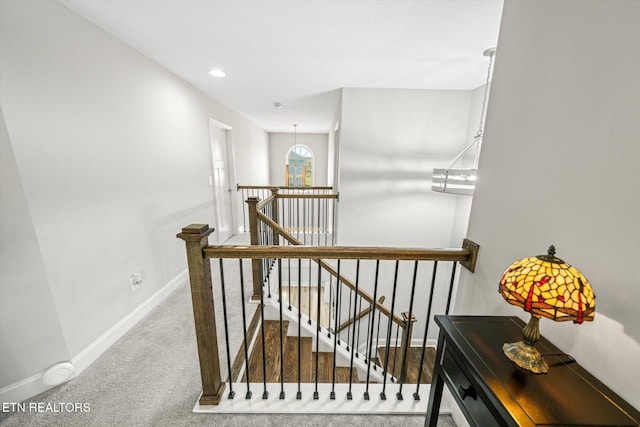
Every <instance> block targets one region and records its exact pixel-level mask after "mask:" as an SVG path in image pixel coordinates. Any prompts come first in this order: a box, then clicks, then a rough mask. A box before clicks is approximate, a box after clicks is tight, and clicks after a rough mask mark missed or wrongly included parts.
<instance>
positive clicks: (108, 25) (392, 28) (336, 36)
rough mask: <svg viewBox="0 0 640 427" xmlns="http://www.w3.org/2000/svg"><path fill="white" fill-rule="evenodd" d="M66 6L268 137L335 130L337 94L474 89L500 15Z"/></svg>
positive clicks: (415, 3)
mask: <svg viewBox="0 0 640 427" xmlns="http://www.w3.org/2000/svg"><path fill="white" fill-rule="evenodd" d="M61 2H62V3H63V4H64V5H66V6H67V7H69V8H71V9H72V10H74V11H76V12H77V13H79V14H81V15H83V16H84V17H86V18H87V19H88V20H90V21H92V22H93V23H95V24H96V25H98V26H99V27H102V28H103V29H105V30H106V31H108V32H110V33H112V34H113V35H115V36H116V37H117V38H119V39H120V40H122V41H123V42H125V43H126V44H128V45H130V46H132V47H133V48H135V49H137V50H138V51H140V52H141V53H142V54H144V55H145V56H147V57H149V58H151V59H152V60H153V61H155V62H157V63H159V64H161V65H162V66H164V67H165V68H167V69H169V70H170V71H172V72H174V73H175V74H177V75H178V76H180V77H182V78H183V79H184V80H186V81H188V82H190V83H191V84H193V85H194V86H195V87H197V88H199V89H200V90H202V91H203V92H205V93H206V94H208V95H210V96H211V97H213V98H215V99H216V100H218V101H220V102H222V103H223V104H225V105H227V106H228V107H230V108H231V109H233V110H235V111H237V112H239V113H240V114H242V115H243V116H245V117H247V118H248V119H250V120H251V121H252V122H254V123H256V124H257V125H258V126H260V127H262V128H264V129H265V130H266V131H268V132H292V131H293V124H294V123H296V124H299V126H298V132H300V133H313V132H323V133H326V132H328V131H329V130H330V129H331V128H332V127H333V122H334V120H335V114H336V109H337V106H338V102H339V89H340V88H343V87H354V88H356V87H357V88H395V89H398V88H407V89H460V90H471V89H475V88H477V87H479V86H481V85H482V84H484V82H485V80H486V75H487V68H488V59H487V57H485V56H483V52H484V50H486V49H487V48H490V47H494V46H496V44H497V40H498V30H499V26H500V16H501V12H502V0H389V1H388V0H351V1H350V0H169V1H167V0H146V1H145V0H119V1H112V0H61ZM211 68H220V69H222V70H224V71H225V72H226V73H227V76H226V77H224V78H214V77H211V76H210V75H209V74H208V70H209V69H211ZM274 102H280V103H281V104H282V108H279V109H278V108H275V107H274Z"/></svg>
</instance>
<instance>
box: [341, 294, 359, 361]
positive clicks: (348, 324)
mask: <svg viewBox="0 0 640 427" xmlns="http://www.w3.org/2000/svg"><path fill="white" fill-rule="evenodd" d="M352 298H353V289H351V288H349V308H348V309H347V314H348V316H347V322H348V323H347V351H349V343H350V342H351V317H349V316H351V299H352ZM354 305H355V302H354ZM355 322H356V319H355V317H354V318H353V323H354V324H355ZM341 326H342V325H341ZM354 334H355V331H354Z"/></svg>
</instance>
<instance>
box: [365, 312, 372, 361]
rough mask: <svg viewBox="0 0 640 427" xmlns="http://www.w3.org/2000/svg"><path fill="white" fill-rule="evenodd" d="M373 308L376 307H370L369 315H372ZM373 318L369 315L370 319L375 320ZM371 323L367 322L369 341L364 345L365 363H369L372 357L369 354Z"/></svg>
mask: <svg viewBox="0 0 640 427" xmlns="http://www.w3.org/2000/svg"><path fill="white" fill-rule="evenodd" d="M373 306H374V304H370V305H369V308H370V310H369V313H371V312H372V311H373ZM373 318H374V317H373V316H372V315H369V319H373ZM369 322H370V321H369ZM369 322H367V340H366V341H365V343H364V344H365V345H364V361H365V362H368V360H369V359H370V356H371V355H370V354H369V346H368V344H369V337H370V335H371V334H370V332H371V329H370V328H369Z"/></svg>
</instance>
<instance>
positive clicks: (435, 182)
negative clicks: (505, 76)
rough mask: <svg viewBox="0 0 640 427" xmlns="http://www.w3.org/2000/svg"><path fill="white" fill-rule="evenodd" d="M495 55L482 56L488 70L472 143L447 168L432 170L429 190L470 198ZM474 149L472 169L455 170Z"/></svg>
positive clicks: (474, 179) (493, 49) (473, 186)
mask: <svg viewBox="0 0 640 427" xmlns="http://www.w3.org/2000/svg"><path fill="white" fill-rule="evenodd" d="M495 54H496V49H495V48H490V49H487V50H485V51H484V53H483V55H484V56H488V57H489V69H488V71H487V82H486V84H485V87H484V98H483V100H482V112H481V113H480V126H479V128H478V132H477V133H476V136H475V137H473V142H471V143H470V144H469V145H467V146H466V147H465V148H464V150H462V151H461V152H460V154H458V155H457V156H456V157H455V158H454V159H453V160H452V161H451V162H449V164H448V165H447V166H445V167H444V168H442V169H434V170H433V176H432V178H431V181H432V184H431V189H432V190H433V191H438V192H440V193H449V194H458V195H465V196H470V195H472V194H473V190H474V189H475V187H476V177H477V174H478V156H479V154H480V146H481V145H482V131H483V128H484V118H485V114H486V109H487V101H488V96H487V95H488V93H489V81H490V79H491V69H492V67H493V57H494V56H495ZM474 147H475V149H476V153H475V160H474V164H473V167H472V168H455V165H456V163H457V162H458V160H460V159H461V158H462V157H463V156H464V155H465V154H467V152H469V150H471V148H474Z"/></svg>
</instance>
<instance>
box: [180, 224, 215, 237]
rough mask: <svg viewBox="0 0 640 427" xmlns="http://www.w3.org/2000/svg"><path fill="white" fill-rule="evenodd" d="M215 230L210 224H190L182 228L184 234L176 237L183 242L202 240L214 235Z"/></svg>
mask: <svg viewBox="0 0 640 427" xmlns="http://www.w3.org/2000/svg"><path fill="white" fill-rule="evenodd" d="M213 232H214V229H213V228H209V224H190V225H187V226H186V227H182V232H181V233H179V234H178V235H177V236H176V237H178V238H179V239H182V240H202V239H204V238H206V237H207V236H209V234H211V233H213Z"/></svg>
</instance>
